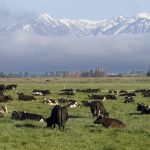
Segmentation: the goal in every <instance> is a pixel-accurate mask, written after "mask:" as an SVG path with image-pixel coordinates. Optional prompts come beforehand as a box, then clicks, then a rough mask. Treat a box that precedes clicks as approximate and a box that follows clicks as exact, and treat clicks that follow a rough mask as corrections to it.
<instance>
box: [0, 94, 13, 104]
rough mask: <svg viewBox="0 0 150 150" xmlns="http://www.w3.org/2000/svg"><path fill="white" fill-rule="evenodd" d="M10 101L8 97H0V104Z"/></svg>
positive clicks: (10, 98)
mask: <svg viewBox="0 0 150 150" xmlns="http://www.w3.org/2000/svg"><path fill="white" fill-rule="evenodd" d="M10 100H13V99H12V97H11V96H10V95H3V94H1V95H0V103H1V102H7V101H10Z"/></svg>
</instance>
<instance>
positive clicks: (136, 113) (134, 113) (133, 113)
mask: <svg viewBox="0 0 150 150" xmlns="http://www.w3.org/2000/svg"><path fill="white" fill-rule="evenodd" d="M129 115H142V114H141V113H140V112H132V113H129Z"/></svg>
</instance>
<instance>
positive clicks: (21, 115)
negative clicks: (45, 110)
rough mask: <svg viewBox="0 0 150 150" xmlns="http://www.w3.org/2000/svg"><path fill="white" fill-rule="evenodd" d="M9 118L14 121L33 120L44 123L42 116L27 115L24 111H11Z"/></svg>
mask: <svg viewBox="0 0 150 150" xmlns="http://www.w3.org/2000/svg"><path fill="white" fill-rule="evenodd" d="M11 118H12V119H16V120H34V121H39V122H44V117H43V116H42V115H38V114H33V113H28V112H24V111H13V112H12V115H11Z"/></svg>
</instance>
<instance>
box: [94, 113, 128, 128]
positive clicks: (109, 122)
mask: <svg viewBox="0 0 150 150" xmlns="http://www.w3.org/2000/svg"><path fill="white" fill-rule="evenodd" d="M94 124H102V125H103V126H104V127H105V128H108V127H112V128H124V127H125V124H124V123H123V122H122V121H120V120H118V119H113V118H105V117H103V116H102V115H100V116H98V117H97V119H96V120H95V121H94Z"/></svg>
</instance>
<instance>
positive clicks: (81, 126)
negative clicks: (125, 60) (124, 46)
mask: <svg viewBox="0 0 150 150" xmlns="http://www.w3.org/2000/svg"><path fill="white" fill-rule="evenodd" d="M0 84H17V85H18V87H17V91H9V92H5V94H10V95H11V96H12V97H13V101H10V102H7V103H2V104H3V105H6V106H7V108H8V113H7V114H5V116H4V118H0V150H80V149H81V150H149V149H150V115H137V114H134V113H136V107H137V104H136V103H137V102H144V103H145V104H149V105H150V98H143V96H141V94H138V95H137V96H136V97H135V98H134V99H135V102H133V103H132V104H124V103H123V97H119V96H118V99H117V100H116V101H109V100H108V101H104V102H103V103H104V105H105V107H106V110H107V111H108V112H109V113H110V117H112V118H116V119H120V120H121V121H123V122H124V123H125V124H126V128H124V129H113V128H104V127H103V126H102V125H95V124H93V122H94V120H95V118H93V117H92V114H91V112H90V108H86V107H80V108H74V109H71V108H69V109H68V112H69V115H70V116H72V117H71V118H69V120H68V121H67V123H66V126H65V131H64V132H63V131H59V129H58V127H56V128H55V129H49V128H46V123H39V122H36V121H29V120H26V121H17V120H12V119H11V113H12V111H13V110H17V111H27V112H31V113H37V114H41V115H43V116H44V117H49V116H50V113H51V109H52V108H53V106H49V105H46V104H43V103H42V99H43V97H36V98H37V100H36V101H31V102H22V101H19V100H18V98H17V94H16V92H22V91H23V92H24V93H25V94H32V90H33V89H35V88H36V89H49V90H50V91H51V92H52V94H51V95H48V96H45V97H50V98H54V99H57V98H59V97H60V96H59V95H58V93H59V90H61V89H63V88H64V86H65V87H66V88H74V89H77V88H78V86H79V87H80V88H81V89H82V88H89V87H90V88H100V89H101V90H106V91H107V90H109V89H114V90H120V89H128V90H135V89H141V88H146V89H150V78H146V77H130V78H129V77H128V78H127V77H126V78H107V77H106V78H24V79H22V78H18V79H17V78H14V79H13V78H11V79H9V78H8V79H0ZM64 97H65V98H72V99H75V100H77V101H78V102H80V101H82V100H84V99H85V98H88V97H87V94H83V93H76V94H75V96H68V97H67V96H64Z"/></svg>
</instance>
